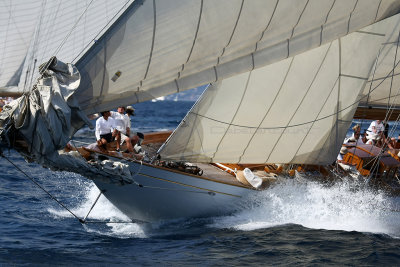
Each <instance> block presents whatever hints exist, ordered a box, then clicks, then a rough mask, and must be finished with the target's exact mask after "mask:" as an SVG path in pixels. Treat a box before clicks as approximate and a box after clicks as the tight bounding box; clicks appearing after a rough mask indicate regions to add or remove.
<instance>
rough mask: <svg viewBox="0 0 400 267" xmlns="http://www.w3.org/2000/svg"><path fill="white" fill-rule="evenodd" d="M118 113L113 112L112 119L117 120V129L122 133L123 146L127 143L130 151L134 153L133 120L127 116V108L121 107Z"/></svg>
mask: <svg viewBox="0 0 400 267" xmlns="http://www.w3.org/2000/svg"><path fill="white" fill-rule="evenodd" d="M117 111H118V112H115V111H111V117H112V118H113V119H114V120H115V125H116V128H117V130H118V131H119V132H120V133H121V145H122V143H123V142H125V143H126V148H127V149H128V151H129V152H133V146H132V138H131V137H130V134H131V132H130V131H131V120H130V118H129V116H128V115H127V114H125V107H119V108H118V110H117Z"/></svg>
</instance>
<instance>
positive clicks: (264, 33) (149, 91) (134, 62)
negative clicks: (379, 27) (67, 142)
mask: <svg viewBox="0 0 400 267" xmlns="http://www.w3.org/2000/svg"><path fill="white" fill-rule="evenodd" d="M399 7H400V2H399V1H395V0H388V1H376V0H363V1H357V0H298V1H292V0H268V1H265V0H253V1H243V0H218V1H214V0H196V1H194V0H192V1H188V0H169V1H159V0H158V1H156V0H146V1H139V0H138V1H135V2H134V3H133V4H132V5H131V6H130V7H129V8H128V9H127V11H126V12H125V13H124V14H123V15H122V16H121V18H120V19H119V20H118V21H117V22H116V23H115V24H114V25H113V27H111V28H110V29H109V31H107V33H106V34H105V35H104V36H103V37H102V38H101V39H99V40H98V42H97V43H96V44H95V45H94V46H93V47H92V48H91V49H90V50H89V51H88V53H86V54H85V55H84V56H83V57H82V58H81V60H79V62H78V63H77V67H78V69H79V70H80V72H81V74H82V82H81V86H80V88H79V89H78V91H77V96H78V99H79V103H80V106H81V108H82V109H83V110H84V112H85V113H86V114H91V113H96V112H99V111H102V110H108V109H112V108H115V107H117V106H118V105H128V104H132V103H135V102H142V101H146V100H149V99H153V98H157V97H159V96H163V95H167V94H171V93H175V92H179V91H182V90H186V89H190V88H194V87H196V86H199V85H203V84H206V83H209V82H215V81H217V80H221V79H224V78H228V77H231V76H234V75H237V74H240V73H243V72H246V71H251V70H253V69H257V68H260V67H263V66H265V65H267V64H272V63H274V62H278V61H280V60H283V59H286V58H289V57H293V56H295V55H297V54H299V53H302V52H305V51H307V50H310V49H312V48H315V47H318V46H320V45H323V44H325V43H329V42H331V41H332V40H335V39H337V38H339V37H341V36H345V35H347V34H348V33H351V32H353V31H355V30H359V29H360V28H363V27H365V26H367V25H370V24H372V23H374V22H376V21H379V20H381V19H384V18H386V17H389V16H391V15H393V14H396V13H398V11H399Z"/></svg>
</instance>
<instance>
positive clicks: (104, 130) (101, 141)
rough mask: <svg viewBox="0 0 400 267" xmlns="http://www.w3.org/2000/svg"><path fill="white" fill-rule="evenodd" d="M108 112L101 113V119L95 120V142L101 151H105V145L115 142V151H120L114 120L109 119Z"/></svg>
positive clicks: (119, 140)
mask: <svg viewBox="0 0 400 267" xmlns="http://www.w3.org/2000/svg"><path fill="white" fill-rule="evenodd" d="M110 116H111V113H110V111H103V112H101V117H100V118H98V119H97V120H96V132H95V134H96V140H97V145H98V147H99V148H100V149H101V150H105V148H106V144H108V143H111V142H112V141H114V140H115V139H116V140H117V151H119V149H120V142H121V135H120V133H119V132H118V130H117V127H116V123H115V120H114V119H113V118H111V117H110Z"/></svg>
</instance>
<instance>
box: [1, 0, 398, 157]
mask: <svg viewBox="0 0 400 267" xmlns="http://www.w3.org/2000/svg"><path fill="white" fill-rule="evenodd" d="M109 2H110V4H107V6H106V7H107V8H108V7H112V8H113V12H111V13H113V14H115V13H117V12H114V11H116V10H118V11H122V10H123V9H124V8H123V7H124V5H123V4H122V3H121V2H119V4H117V3H116V2H114V1H109ZM52 3H53V2H52ZM55 3H56V4H55V5H54V6H53V4H50V3H47V2H46V1H44V2H43V3H42V4H41V7H40V11H39V13H38V14H37V17H35V18H37V19H36V20H35V21H36V22H37V23H36V24H35V27H34V29H35V30H34V32H33V33H32V35H31V36H30V35H29V34H28V35H26V36H29V37H30V39H29V42H27V43H29V45H28V47H27V48H26V49H22V52H21V54H20V55H19V56H18V57H16V58H18V60H16V62H17V63H16V64H14V65H13V67H12V68H10V70H9V73H11V74H7V75H8V76H4V79H3V74H2V73H4V72H3V71H1V73H0V78H1V79H2V80H1V81H2V83H1V84H0V87H6V85H7V84H12V85H15V84H17V82H16V81H17V80H18V77H19V83H18V85H19V87H20V88H21V86H22V88H27V87H25V85H29V84H30V83H31V82H32V81H34V80H35V79H36V77H37V76H38V74H37V73H35V72H33V71H34V69H35V68H36V67H37V65H38V63H39V62H40V63H41V62H45V61H47V58H49V57H50V55H51V56H53V54H52V53H54V55H55V56H57V57H58V58H62V59H63V61H75V59H79V60H78V61H77V62H76V67H77V69H78V70H79V72H80V75H81V80H80V84H79V87H78V88H77V89H76V90H75V88H74V93H73V94H71V95H70V94H68V97H64V100H65V101H66V102H69V103H72V104H73V107H74V108H75V107H79V109H80V110H81V111H83V113H85V114H86V115H88V114H93V113H96V112H99V111H103V110H109V109H112V108H115V107H117V106H120V105H127V104H132V103H136V102H143V101H146V100H149V99H152V98H156V97H160V96H164V95H167V94H171V93H175V92H180V91H183V90H187V89H190V88H193V87H196V86H199V85H204V84H207V83H215V85H213V86H212V89H211V90H210V91H209V92H207V93H206V95H205V96H204V97H205V98H203V99H202V101H204V102H205V103H208V102H209V103H211V104H212V105H210V106H209V107H207V108H208V111H207V110H205V109H204V106H203V107H202V106H201V105H200V106H199V107H196V108H195V109H194V111H195V112H194V113H192V115H195V116H196V117H202V121H203V122H204V123H205V122H206V121H207V120H209V121H213V122H218V123H220V122H222V125H223V126H222V128H223V129H224V130H223V131H221V132H218V133H217V138H215V139H213V140H212V141H211V142H208V141H207V146H205V145H206V143H203V141H204V140H206V137H205V135H203V134H202V133H201V131H200V128H201V127H203V125H202V123H203V122H202V123H200V124H199V125H198V126H195V124H197V123H198V121H199V120H197V119H195V118H194V120H195V121H196V122H195V123H194V124H191V125H190V127H194V128H192V130H191V131H190V134H191V135H193V136H196V134H199V135H197V137H198V138H200V143H199V141H195V142H194V143H196V148H195V149H196V150H197V149H200V150H199V151H200V152H201V153H203V152H205V153H204V154H199V153H200V152H199V151H197V152H195V151H194V150H193V149H192V145H193V142H192V141H190V140H188V139H183V140H184V143H183V144H180V143H179V142H176V141H174V142H172V141H170V142H169V143H170V144H172V143H175V144H176V146H177V147H178V148H182V149H183V150H182V151H180V152H177V151H176V150H170V148H169V147H166V148H165V150H164V151H163V156H165V157H166V158H179V159H188V160H198V161H207V162H210V161H230V162H257V163H261V162H278V163H279V162H285V163H286V162H293V163H308V162H311V161H313V163H321V164H322V163H327V162H328V161H330V160H331V159H332V154H333V153H336V152H337V151H336V150H337V148H338V145H339V141H340V139H341V138H343V137H344V136H343V135H344V132H345V131H346V129H347V127H348V124H349V121H350V120H351V118H352V115H353V113H354V110H353V108H354V107H355V105H356V104H354V103H357V101H358V100H359V98H358V96H359V92H360V90H362V89H363V88H364V87H365V83H366V81H367V79H368V77H369V74H370V72H371V69H372V65H373V62H374V60H375V57H376V54H377V51H378V50H379V48H380V43H381V42H385V41H382V40H385V34H386V32H384V31H381V30H380V27H381V26H380V25H383V24H384V23H386V22H384V21H382V20H384V19H386V18H390V17H391V18H390V19H392V20H393V21H396V18H395V17H393V15H396V14H397V13H399V11H400V2H399V1H396V0H385V1H376V0H363V1H358V0H298V1H296V2H293V1H292V0H268V1H265V0H254V1H244V0H218V1H214V0H196V1H195V0H192V1H188V0H168V1H164V0H137V1H134V2H133V3H132V4H131V5H129V7H128V8H127V9H126V10H125V11H123V13H122V15H121V16H120V17H118V19H116V20H115V22H114V23H113V24H112V26H110V27H109V28H107V29H106V28H103V27H104V25H106V21H107V22H108V21H109V20H110V19H109V18H107V19H103V20H102V18H101V14H104V10H103V9H102V5H101V4H100V3H99V2H97V1H91V2H90V3H88V4H87V5H86V4H83V6H80V8H79V6H78V4H77V2H68V3H67V2H62V1H59V2H55ZM74 4H75V5H76V6H77V7H78V8H77V9H79V10H76V12H71V10H72V11H73V10H74V8H73V5H74ZM50 6H51V7H52V8H50V9H49V10H47V7H50ZM121 6H122V8H121ZM68 7H69V8H71V9H68ZM9 10H12V9H9ZM107 10H108V9H106V11H107ZM50 11H53V13H52V12H50ZM54 11H55V12H54ZM59 12H60V13H59ZM91 12H93V13H91ZM26 14H31V13H29V12H27V13H26ZM59 14H62V15H63V16H59ZM89 14H91V15H89ZM30 16H33V15H30ZM97 19H100V20H102V21H101V23H100V22H98V21H97ZM82 21H86V22H89V25H90V26H87V28H86V26H84V25H87V23H81V22H82ZM379 21H382V24H380V23H377V22H379ZM67 22H70V25H69V27H68V28H67V29H66V28H65V25H66V24H67ZM27 23H28V22H24V23H22V22H18V24H15V25H18V27H23V25H25V24H27ZM98 23H99V24H98ZM93 25H94V26H93ZM96 25H98V26H96ZM368 25H371V26H369V27H367V26H368ZM5 27H6V26H4V25H3V26H2V28H5ZM364 27H367V28H364ZM362 28H364V29H363V30H362V31H360V29H362ZM388 28H390V27H389V26H388ZM86 30H87V31H88V34H86ZM102 31H103V32H104V34H103V35H102V36H101V38H99V39H98V40H94V41H93V43H94V44H93V46H91V48H90V49H87V50H86V44H87V43H89V41H90V40H91V39H90V38H94V36H95V33H98V32H102ZM393 31H395V30H393ZM7 32H9V31H7ZM15 36H18V34H15ZM23 39H24V38H15V41H13V42H14V43H15V44H16V43H19V42H22V41H23ZM13 40H14V39H13ZM21 40H22V41H21ZM5 43H6V47H7V48H9V47H11V46H12V43H11V44H9V43H8V42H7V41H6V42H5ZM85 51H86V52H85ZM83 52H84V53H83ZM21 55H22V56H21ZM81 55H82V56H81ZM44 58H45V59H44ZM4 59H6V57H4V56H3V58H2V65H1V66H2V69H1V70H3V65H4V63H3V62H5V61H4ZM355 65H357V66H356V67H354V66H355ZM21 66H23V67H22V68H21ZM21 70H22V71H21ZM53 70H54V69H53ZM224 79H226V81H223V80H224ZM220 81H222V82H221V83H220V84H219V82H220ZM267 83H268V87H263V86H264V85H265V84H267ZM230 88H233V89H232V92H231V90H230ZM260 90H261V91H260ZM32 92H37V91H36V90H33V91H32ZM251 92H256V93H257V94H260V95H259V96H254V95H252V94H251ZM343 92H345V94H346V95H345V94H344V93H343ZM294 93H295V94H294ZM213 94H214V96H215V98H221V97H223V96H224V95H230V99H231V100H230V101H231V103H232V106H230V105H227V106H226V105H225V106H224V107H225V108H222V107H223V106H219V105H220V101H216V102H214V100H212V101H210V100H207V98H212V97H213ZM44 97H45V96H44ZM255 97H256V98H258V97H260V99H261V98H266V100H265V101H264V102H261V103H258V104H257V105H254V106H253V103H254V98H255ZM316 98H318V99H325V100H324V101H318V104H315V105H314V104H313V100H315V99H316ZM39 99H40V98H39ZM256 100H257V101H258V99H256ZM257 101H256V102H257ZM287 101H290V104H292V105H288V103H287ZM39 102H40V101H39ZM199 103H200V104H201V102H199ZM226 103H227V104H229V101H226ZM246 106H251V107H250V109H251V112H246ZM258 107H259V108H258ZM38 108H39V109H42V110H43V109H44V108H43V107H38ZM197 109H198V110H197ZM9 110H10V109H9ZM76 111H77V112H78V113H79V114H80V111H79V110H78V108H77V110H76ZM259 111H260V112H259ZM35 112H37V109H36V110H35ZM202 112H203V113H202ZM229 112H231V113H233V114H231V113H229ZM192 115H189V116H192ZM305 115H307V116H305ZM28 117H29V116H28ZM245 117H246V118H247V119H246V118H245ZM306 117H307V118H308V117H310V119H307V118H306ZM324 117H327V118H328V119H324ZM210 118H211V120H210ZM4 121H6V120H4ZM187 121H190V120H189V119H188V120H187ZM27 123H28V122H27ZM56 124H57V123H56ZM204 126H205V127H206V128H207V127H210V126H213V124H212V123H211V124H207V123H205V124H204ZM219 126H220V125H219ZM219 126H218V127H219ZM236 126H238V127H239V129H241V128H245V129H247V130H246V131H245V133H244V134H243V135H241V134H239V135H235V133H234V134H231V129H233V128H234V127H236ZM243 126H244V127H243ZM52 127H53V126H52V125H47V128H49V129H52ZM196 127H200V128H196ZM320 129H323V130H320ZM33 130H35V129H33ZM205 130H206V131H207V129H205ZM208 130H210V129H208ZM264 130H266V131H267V133H268V132H269V131H270V130H272V133H271V135H269V134H265V133H264V134H263V133H262V131H264ZM73 131H74V130H69V131H68V133H65V134H66V135H67V136H69V135H70V134H71V132H73ZM179 131H180V130H179ZM260 131H261V133H260ZM292 131H294V132H300V134H295V135H294V136H293V135H291V133H292ZM175 135H179V133H178V132H177V133H176V134H175ZM27 136H29V134H26V135H25V137H27ZM241 136H244V139H243V140H242V139H241V138H240V137H241ZM315 136H320V137H321V138H320V139H315V138H314V137H315ZM266 137H267V138H266ZM60 138H61V137H60ZM190 138H191V137H190ZM26 139H28V138H26ZM61 140H66V138H61ZM185 140H186V142H185ZM292 140H293V141H292ZM27 141H28V143H30V142H33V141H34V140H29V139H28V140H27ZM239 141H240V142H239ZM261 142H263V145H264V147H263V148H262V147H261V146H260V145H259V144H260V143H261ZM264 142H265V143H264ZM63 143H64V142H60V143H59V144H58V145H57V147H61V146H62V145H63ZM198 143H199V144H200V145H198ZM213 145H215V146H216V147H215V148H214V149H216V150H215V151H211V150H210V149H209V148H210V146H213ZM292 145H293V146H292ZM33 146H35V147H40V146H41V145H39V146H36V145H33ZM203 146H204V147H203ZM235 146H236V147H235ZM308 147H309V148H308ZM332 147H334V148H335V149H333V150H330V151H329V152H327V151H326V150H329V149H331V148H332ZM188 148H189V150H187V149H188ZM222 148H223V149H222ZM237 148H238V151H236V149H237ZM190 149H192V150H190ZM281 149H288V150H289V153H288V155H287V156H283V155H282V153H276V151H277V150H281ZM232 150H234V153H233V152H232ZM314 150H315V151H316V153H318V155H317V154H315V153H314V152H313V151H314ZM42 151H47V148H44V147H43V148H42ZM331 151H333V152H331ZM210 152H211V153H210ZM231 152H232V153H231ZM38 153H39V154H43V153H42V152H40V151H39V152H38ZM228 154H230V156H227V155H228ZM43 155H44V154H43Z"/></svg>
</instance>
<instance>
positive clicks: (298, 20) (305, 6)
mask: <svg viewBox="0 0 400 267" xmlns="http://www.w3.org/2000/svg"><path fill="white" fill-rule="evenodd" d="M309 2H310V0H307V2H306V4H305V5H304V7H303V10H302V11H301V13H300V16H299V18H298V19H297V22H296V24H295V25H294V26H293V29H292V35H290V38H289V39H292V38H293V34H294V30H295V29H296V27H297V25H299V22H300V20H301V17H302V16H303V14H304V11H305V10H306V8H307V6H308V3H309Z"/></svg>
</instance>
